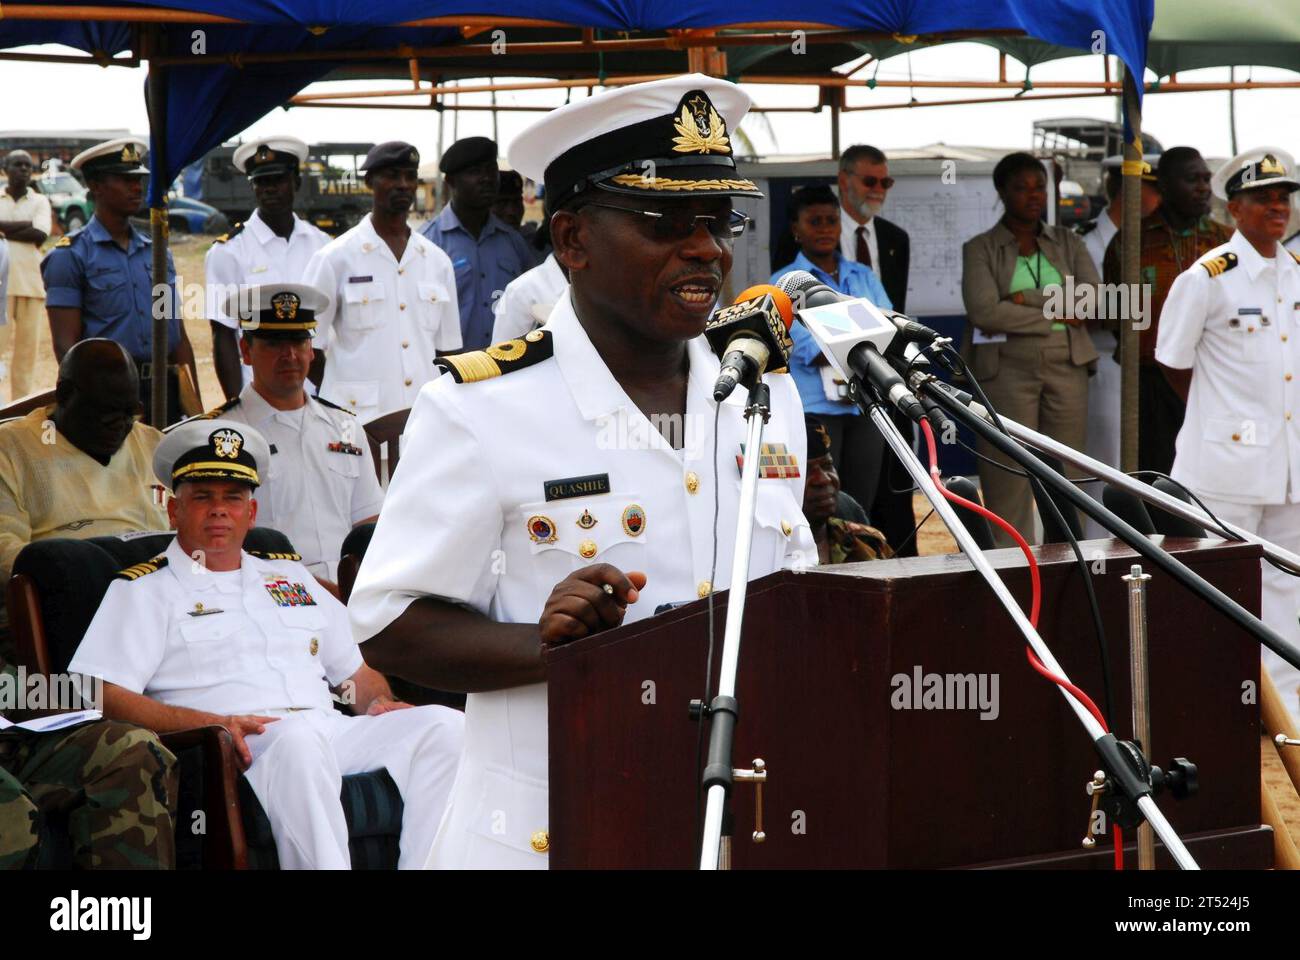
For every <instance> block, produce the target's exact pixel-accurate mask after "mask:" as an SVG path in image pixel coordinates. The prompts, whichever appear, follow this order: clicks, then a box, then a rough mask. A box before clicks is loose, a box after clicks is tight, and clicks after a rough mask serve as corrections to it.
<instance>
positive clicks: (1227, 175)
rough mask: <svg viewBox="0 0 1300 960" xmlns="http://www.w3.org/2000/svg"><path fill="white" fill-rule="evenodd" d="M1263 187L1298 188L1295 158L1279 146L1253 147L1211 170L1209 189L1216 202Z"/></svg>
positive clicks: (1299, 180) (1298, 180) (1299, 184)
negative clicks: (1243, 191) (1217, 199)
mask: <svg viewBox="0 0 1300 960" xmlns="http://www.w3.org/2000/svg"><path fill="white" fill-rule="evenodd" d="M1264 187H1287V188H1289V189H1290V190H1291V191H1295V190H1297V189H1300V179H1296V165H1295V158H1294V157H1292V156H1291V154H1289V153H1288V152H1287V151H1285V150H1283V149H1282V148H1281V147H1255V148H1254V149H1252V150H1245V151H1243V152H1241V153H1239V154H1237V155H1236V156H1235V157H1233V158H1232V159H1231V160H1229V161H1228V162H1227V163H1225V164H1224V165H1223V166H1221V167H1219V169H1218V170H1216V171H1215V173H1214V176H1213V177H1212V178H1211V179H1210V189H1211V190H1213V191H1214V195H1215V196H1216V197H1218V198H1219V199H1220V200H1231V199H1232V197H1233V195H1234V194H1236V193H1240V192H1241V191H1242V190H1259V189H1262V188H1264Z"/></svg>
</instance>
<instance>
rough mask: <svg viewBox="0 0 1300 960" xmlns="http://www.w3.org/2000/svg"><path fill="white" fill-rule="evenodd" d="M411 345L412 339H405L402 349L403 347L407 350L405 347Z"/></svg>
mask: <svg viewBox="0 0 1300 960" xmlns="http://www.w3.org/2000/svg"><path fill="white" fill-rule="evenodd" d="M410 345H411V341H410V340H403V341H402V349H403V350H405V349H406V348H407V347H409V346H410Z"/></svg>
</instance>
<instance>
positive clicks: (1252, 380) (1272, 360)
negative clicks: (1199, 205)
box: [1156, 147, 1300, 716]
mask: <svg viewBox="0 0 1300 960" xmlns="http://www.w3.org/2000/svg"><path fill="white" fill-rule="evenodd" d="M1297 187H1300V179H1298V178H1297V175H1296V168H1295V161H1294V160H1292V159H1291V156H1290V154H1288V153H1287V152H1286V151H1284V150H1279V149H1277V148H1274V147H1262V148H1257V149H1255V150H1248V151H1246V152H1245V153H1241V154H1238V155H1237V156H1235V157H1233V158H1232V159H1231V160H1229V161H1228V162H1227V163H1226V164H1224V165H1223V167H1221V168H1220V169H1219V170H1218V172H1216V173H1215V175H1214V177H1213V179H1212V180H1211V188H1212V189H1213V190H1214V192H1215V194H1216V195H1217V196H1219V197H1220V198H1221V199H1225V200H1227V201H1228V212H1229V213H1230V214H1232V217H1233V220H1235V221H1236V224H1237V232H1236V233H1235V234H1233V236H1232V239H1231V240H1229V241H1228V242H1227V243H1225V244H1223V245H1221V246H1218V247H1215V248H1214V249H1213V250H1210V251H1209V252H1208V253H1206V254H1205V256H1203V257H1201V259H1200V260H1198V261H1197V262H1196V263H1195V264H1194V265H1193V266H1191V267H1190V268H1189V269H1187V270H1186V271H1185V272H1183V273H1181V274H1179V276H1178V278H1177V279H1176V280H1175V281H1174V285H1173V287H1172V288H1171V289H1170V291H1169V297H1168V298H1167V299H1166V300H1165V305H1164V308H1163V309H1162V310H1161V312H1160V326H1159V333H1158V335H1157V339H1156V360H1158V361H1159V362H1160V363H1162V364H1164V365H1165V366H1166V367H1173V368H1175V369H1182V370H1185V369H1188V368H1190V369H1191V370H1192V385H1191V389H1190V391H1189V395H1188V396H1187V398H1186V400H1187V417H1186V419H1185V420H1184V421H1183V427H1182V429H1181V430H1180V431H1179V432H1178V440H1177V445H1176V447H1175V450H1176V454H1175V457H1174V468H1173V473H1172V476H1173V478H1174V479H1175V480H1177V481H1179V482H1180V483H1184V484H1186V485H1187V486H1188V487H1190V488H1191V489H1192V490H1194V491H1195V492H1196V494H1197V495H1198V496H1199V497H1200V498H1201V499H1202V500H1204V501H1205V505H1206V506H1208V507H1209V508H1210V510H1212V511H1213V512H1214V514H1215V515H1216V516H1218V517H1220V518H1221V519H1223V520H1226V521H1227V522H1229V523H1233V524H1236V525H1237V526H1239V527H1243V528H1245V529H1247V530H1251V531H1253V532H1254V533H1257V534H1258V535H1259V536H1261V537H1263V538H1264V539H1265V540H1270V541H1272V542H1273V543H1276V544H1277V545H1278V546H1280V547H1285V548H1286V549H1287V550H1291V551H1294V552H1300V262H1297V261H1298V260H1300V257H1297V256H1296V255H1295V254H1292V253H1290V252H1289V251H1287V250H1285V249H1284V248H1283V247H1282V238H1283V237H1284V236H1285V235H1286V224H1287V219H1288V218H1289V217H1290V213H1291V194H1292V193H1293V192H1294V191H1295V190H1296V189H1297ZM1261 566H1262V569H1263V594H1262V598H1261V604H1260V609H1261V614H1262V616H1261V619H1263V621H1264V622H1265V623H1266V624H1268V625H1269V626H1270V627H1272V628H1273V629H1274V630H1275V631H1277V632H1278V633H1280V634H1281V635H1282V636H1284V637H1286V638H1287V639H1288V640H1290V641H1291V643H1293V644H1296V645H1300V622H1298V621H1297V616H1298V615H1300V580H1298V579H1296V578H1295V577H1292V576H1288V575H1287V574H1285V573H1283V572H1282V571H1280V570H1278V569H1277V568H1276V567H1274V566H1272V564H1261ZM1264 664H1265V666H1266V667H1267V668H1268V672H1269V675H1270V676H1271V677H1272V678H1273V681H1274V683H1275V684H1276V685H1277V688H1278V693H1279V694H1280V695H1281V696H1282V698H1283V700H1284V702H1285V703H1286V705H1287V707H1288V708H1289V709H1290V710H1291V711H1292V713H1293V714H1294V715H1296V716H1300V699H1298V695H1297V691H1300V670H1297V669H1296V668H1295V667H1293V666H1292V665H1291V664H1289V663H1287V662H1286V661H1285V660H1283V659H1282V658H1281V657H1279V656H1278V655H1277V654H1275V653H1273V652H1272V651H1271V650H1265V651H1264Z"/></svg>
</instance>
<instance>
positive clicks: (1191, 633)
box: [548, 539, 1273, 869]
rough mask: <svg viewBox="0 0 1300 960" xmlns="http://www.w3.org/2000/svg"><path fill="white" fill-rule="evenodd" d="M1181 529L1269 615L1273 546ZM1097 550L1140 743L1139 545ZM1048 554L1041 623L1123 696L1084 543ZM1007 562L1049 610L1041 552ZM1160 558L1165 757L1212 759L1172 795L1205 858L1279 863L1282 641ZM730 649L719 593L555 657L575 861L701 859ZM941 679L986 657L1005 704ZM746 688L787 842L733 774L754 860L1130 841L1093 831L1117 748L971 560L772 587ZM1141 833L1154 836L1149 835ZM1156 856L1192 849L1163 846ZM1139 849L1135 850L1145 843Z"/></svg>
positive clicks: (555, 846)
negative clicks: (1135, 628) (1263, 652)
mask: <svg viewBox="0 0 1300 960" xmlns="http://www.w3.org/2000/svg"><path fill="white" fill-rule="evenodd" d="M1164 547H1165V548H1166V549H1167V550H1170V551H1171V552H1173V553H1175V554H1176V555H1177V556H1178V557H1179V559H1181V560H1182V561H1183V562H1184V563H1186V564H1187V565H1188V566H1190V567H1191V568H1192V569H1193V570H1195V571H1196V572H1197V573H1199V574H1200V575H1201V576H1202V577H1204V578H1205V579H1207V580H1209V581H1210V582H1211V583H1213V584H1214V585H1215V586H1217V587H1219V589H1221V590H1223V591H1224V592H1225V593H1226V594H1228V595H1229V596H1231V597H1232V598H1233V599H1235V600H1236V601H1237V602H1238V603H1241V604H1242V605H1243V606H1245V607H1246V608H1247V609H1249V610H1252V611H1258V609H1259V601H1260V567H1259V565H1260V556H1261V551H1260V549H1259V548H1258V547H1257V546H1253V545H1242V544H1227V543H1224V542H1222V541H1218V540H1169V539H1167V540H1166V541H1165V543H1164ZM1083 550H1084V556H1085V558H1087V560H1088V563H1089V567H1090V569H1091V571H1092V576H1093V584H1094V588H1095V590H1096V592H1097V599H1098V602H1099V604H1100V607H1101V613H1102V620H1103V623H1104V624H1105V630H1106V639H1107V644H1108V649H1109V654H1110V662H1111V672H1112V677H1113V683H1114V691H1113V692H1114V698H1115V711H1116V715H1115V716H1114V717H1109V718H1108V720H1109V721H1110V722H1111V726H1112V732H1114V733H1115V734H1116V736H1118V737H1119V738H1120V739H1128V738H1130V737H1131V736H1132V730H1131V720H1130V693H1129V682H1128V676H1129V667H1128V595H1127V584H1126V583H1124V582H1123V581H1122V580H1121V579H1120V578H1121V577H1122V576H1123V575H1124V574H1126V573H1128V572H1129V567H1130V565H1131V564H1132V563H1134V562H1140V559H1139V558H1137V556H1136V554H1134V553H1133V552H1132V551H1131V550H1129V549H1128V548H1127V547H1125V546H1123V545H1122V544H1120V543H1119V542H1118V541H1112V540H1096V541H1088V542H1086V543H1085V544H1083ZM1037 554H1038V557H1039V561H1040V571H1041V574H1042V581H1043V614H1042V618H1041V622H1040V632H1041V633H1042V635H1043V637H1044V639H1045V640H1046V641H1047V643H1048V644H1049V645H1050V646H1051V647H1052V649H1053V651H1054V652H1055V654H1056V656H1057V658H1058V659H1059V660H1060V661H1061V663H1062V665H1063V666H1064V667H1065V669H1066V670H1067V671H1068V672H1069V674H1070V677H1071V679H1072V680H1073V681H1074V682H1075V683H1076V684H1078V685H1079V686H1080V687H1081V688H1082V689H1084V690H1085V691H1086V692H1088V694H1089V695H1090V696H1092V697H1093V699H1094V700H1095V701H1096V702H1097V703H1098V705H1099V706H1100V707H1101V708H1102V709H1103V710H1104V709H1105V705H1104V702H1103V700H1102V682H1101V667H1100V662H1099V651H1098V647H1097V642H1096V637H1095V632H1094V629H1093V624H1092V618H1091V616H1090V615H1089V613H1088V605H1087V599H1086V594H1085V592H1084V589H1083V585H1082V582H1081V579H1080V573H1079V570H1078V567H1077V565H1076V563H1075V562H1074V559H1073V554H1072V553H1071V551H1070V550H1069V548H1068V546H1065V545H1060V544H1053V545H1049V546H1045V547H1041V548H1038V549H1037ZM988 556H989V559H990V560H991V561H992V563H993V565H994V566H995V567H997V568H998V569H999V572H1000V573H1001V574H1002V575H1003V577H1004V579H1005V580H1006V581H1007V583H1008V585H1009V587H1010V588H1011V590H1012V592H1013V593H1014V594H1015V596H1016V597H1017V598H1018V599H1020V600H1022V602H1024V604H1025V606H1026V607H1027V606H1028V597H1029V576H1028V570H1027V568H1026V566H1025V562H1024V557H1023V556H1022V555H1021V553H1020V552H1019V551H1018V550H997V551H992V552H990V553H989V554H988ZM1144 569H1145V570H1146V572H1147V573H1150V574H1152V575H1153V579H1152V580H1151V581H1150V583H1149V585H1148V586H1149V590H1148V617H1149V624H1150V628H1149V637H1150V674H1151V713H1152V720H1151V730H1152V740H1153V742H1154V749H1153V750H1152V751H1149V752H1148V757H1149V759H1150V760H1151V761H1152V762H1153V763H1156V764H1159V765H1161V766H1165V765H1166V764H1167V763H1168V762H1169V760H1170V758H1171V757H1174V756H1185V757H1188V758H1189V759H1191V760H1192V761H1193V762H1194V763H1196V764H1197V766H1198V768H1199V777H1200V791H1199V793H1198V794H1197V795H1196V796H1193V797H1191V798H1188V799H1185V800H1181V801H1178V800H1175V799H1173V798H1172V797H1170V796H1168V795H1162V796H1160V797H1159V798H1158V799H1157V802H1158V803H1159V805H1160V807H1161V809H1162V810H1163V811H1164V812H1165V814H1166V816H1167V817H1168V818H1169V819H1170V821H1171V822H1172V823H1173V825H1174V827H1175V828H1176V829H1177V830H1178V832H1179V834H1180V835H1181V836H1182V837H1183V839H1184V841H1185V842H1186V843H1187V846H1188V848H1189V850H1190V851H1191V853H1192V855H1193V856H1194V857H1195V858H1196V859H1197V861H1198V863H1199V864H1200V865H1201V866H1202V867H1209V868H1214V867H1219V868H1226V867H1237V868H1266V867H1270V866H1272V856H1273V846H1272V833H1271V831H1270V830H1269V828H1268V827H1264V826H1261V825H1260V823H1259V820H1260V816H1259V812H1260V796H1259V789H1260V778H1259V749H1260V748H1259V737H1260V721H1259V707H1258V705H1257V702H1256V700H1257V697H1256V696H1255V695H1254V691H1256V690H1257V688H1258V683H1259V649H1260V648H1259V645H1258V644H1257V643H1256V642H1255V641H1253V640H1252V639H1251V638H1249V637H1247V636H1246V635H1245V634H1243V633H1242V631H1241V630H1240V629H1239V628H1236V627H1234V626H1233V625H1232V624H1231V623H1230V622H1229V621H1228V620H1227V618H1225V617H1223V616H1222V615H1221V614H1219V613H1217V612H1216V611H1214V610H1213V609H1212V608H1211V607H1210V606H1209V605H1208V604H1206V603H1205V602H1204V601H1202V600H1200V599H1198V598H1196V597H1194V596H1193V595H1192V594H1190V593H1188V592H1187V591H1185V590H1184V589H1183V588H1181V587H1179V586H1178V585H1177V584H1175V583H1173V582H1172V581H1171V580H1170V579H1169V578H1168V577H1165V576H1162V575H1161V574H1160V573H1159V572H1158V571H1155V570H1153V569H1152V568H1151V566H1150V564H1146V565H1144ZM726 606H727V594H726V593H721V594H719V595H718V596H717V597H716V598H715V602H714V611H715V613H714V615H715V637H716V640H715V643H716V646H715V650H714V661H713V663H714V679H715V681H716V676H717V673H716V672H717V668H718V661H719V659H720V658H721V655H722V634H723V622H724V620H725V614H726ZM707 644H708V613H707V603H706V602H705V601H697V602H693V603H691V604H689V605H688V606H684V607H680V608H678V609H675V610H673V611H671V612H668V613H665V614H663V615H661V616H657V617H652V618H650V619H647V620H643V621H640V622H638V623H635V624H631V625H629V626H625V627H622V628H620V629H618V630H613V631H610V632H608V633H603V634H599V635H597V636H594V637H588V638H586V639H584V640H581V641H577V642H575V643H572V644H569V645H567V646H564V647H560V648H557V649H555V650H553V651H552V652H551V653H550V655H549V657H548V667H549V684H550V783H551V791H550V806H551V812H550V823H549V829H550V837H551V851H550V862H551V866H552V868H569V867H670V868H690V867H694V866H696V865H697V863H698V859H699V851H698V845H697V840H696V836H697V831H698V824H699V822H700V821H701V820H702V816H703V814H702V801H701V800H700V799H699V794H698V792H697V790H696V783H697V778H698V776H699V771H700V770H701V769H702V767H703V762H704V761H703V753H702V752H701V753H700V754H699V755H698V756H697V747H696V744H697V734H698V732H699V724H697V723H695V722H694V721H692V720H691V719H690V718H689V716H688V704H689V702H690V700H691V699H692V698H705V697H706V691H705V686H704V669H705V658H706V651H707ZM918 672H919V674H920V676H921V678H922V683H921V687H922V689H921V690H914V691H910V693H911V694H913V696H912V697H905V696H904V693H905V692H909V691H907V685H906V684H905V683H904V681H903V680H902V679H901V678H903V677H905V678H907V683H911V682H912V681H913V680H914V679H915V678H916V676H917V675H918ZM928 674H938V675H948V674H951V675H953V676H954V677H958V676H959V675H968V674H974V675H976V682H977V683H978V676H979V675H981V674H983V675H985V676H984V681H985V683H984V690H985V693H986V694H989V695H990V696H988V697H986V701H987V700H991V699H992V697H991V694H992V692H993V689H994V688H993V686H992V682H993V677H994V676H996V678H997V687H996V691H997V697H996V716H993V713H994V712H995V711H994V710H993V709H985V710H983V711H981V709H980V708H979V706H978V704H975V705H974V707H973V708H972V705H971V704H969V703H967V704H964V705H963V704H962V702H961V700H962V697H961V694H962V693H963V692H966V691H968V690H970V689H971V687H970V686H969V684H968V683H967V682H958V681H953V682H947V681H946V680H945V683H944V685H943V690H944V697H943V700H942V706H943V707H944V709H935V708H934V707H936V705H937V704H939V700H938V699H937V698H936V696H933V694H934V693H935V690H936V687H935V684H934V681H933V680H930V681H927V680H926V679H925V675H928ZM927 687H928V688H929V689H930V692H931V694H932V696H931V697H930V698H929V702H928V703H927V701H926V698H925V696H924V695H923V694H924V691H925V689H926V688H927ZM736 689H737V699H738V700H739V703H740V721H739V725H738V728H737V733H736V746H735V753H734V755H733V764H732V765H733V766H734V767H747V766H748V765H749V763H750V761H751V760H752V759H753V758H755V757H761V758H762V759H763V760H764V761H765V762H766V764H767V770H768V782H767V784H766V785H765V786H764V788H763V829H764V831H765V832H766V834H767V839H766V842H764V843H762V844H756V843H754V842H753V840H752V838H751V834H752V832H753V830H754V828H755V822H754V821H755V809H754V808H755V804H754V799H755V790H754V786H753V785H752V784H747V783H737V784H736V786H735V787H734V789H733V804H732V809H733V810H734V813H735V832H734V835H735V841H734V844H733V848H732V863H733V866H734V867H736V868H753V867H787V868H789V867H836V868H842V867H883V868H937V867H961V866H981V867H1022V866H1032V867H1072V868H1080V867H1083V868H1104V869H1110V868H1111V866H1112V852H1111V841H1110V838H1109V837H1105V838H1101V840H1100V842H1099V843H1098V846H1097V848H1096V849H1095V850H1094V851H1092V852H1087V851H1084V850H1083V849H1082V847H1081V841H1082V839H1083V838H1084V836H1085V832H1086V829H1087V826H1088V810H1089V799H1088V797H1087V796H1086V794H1085V792H1084V785H1085V783H1086V782H1087V781H1088V779H1089V778H1090V777H1091V775H1092V772H1093V771H1094V770H1095V769H1097V767H1098V758H1097V755H1096V753H1095V751H1094V750H1093V748H1092V745H1091V743H1090V742H1089V741H1088V739H1087V737H1086V735H1085V734H1084V731H1083V728H1082V727H1081V726H1080V725H1079V723H1078V721H1077V720H1076V718H1075V716H1074V714H1073V712H1072V711H1071V710H1070V709H1069V707H1068V706H1066V704H1065V701H1064V699H1063V698H1062V697H1061V695H1060V693H1058V692H1057V690H1056V687H1055V685H1054V684H1052V683H1050V682H1049V681H1047V680H1044V679H1043V678H1042V677H1040V676H1039V675H1038V674H1037V673H1036V672H1034V671H1033V670H1032V669H1031V668H1030V666H1029V664H1028V662H1027V660H1026V656H1025V644H1024V642H1023V639H1022V638H1021V636H1020V634H1019V633H1018V631H1017V630H1016V629H1015V627H1014V626H1013V624H1012V622H1011V619H1010V617H1008V616H1007V614H1006V612H1005V611H1004V610H1003V609H1002V608H1001V607H1000V606H999V605H998V603H997V600H996V598H995V597H994V596H993V594H992V592H991V591H990V590H989V589H988V588H987V586H986V585H985V584H984V582H983V581H982V580H981V579H980V577H979V575H978V574H977V573H975V571H974V570H973V569H972V568H971V566H970V564H969V562H968V561H967V560H966V559H965V558H964V557H963V556H961V555H958V554H952V555H946V556H936V557H921V558H910V559H901V560H885V561H878V562H875V563H863V564H846V565H842V566H836V567H818V568H815V569H814V570H811V571H808V572H803V573H793V572H782V573H776V574H772V575H771V576H767V577H764V578H762V579H761V580H756V581H754V582H753V583H752V584H751V585H750V590H749V596H748V600H747V603H746V609H745V628H744V639H743V643H742V646H741V656H740V671H739V675H738V678H737V686H736ZM974 689H976V690H978V686H976V687H975V688H974ZM972 699H978V698H977V697H973V698H972ZM962 706H965V707H966V708H965V709H962V708H961V707H962ZM907 707H911V709H907ZM927 707H929V709H927ZM981 713H984V714H986V715H987V718H986V719H981ZM701 749H702V750H703V749H707V734H706V743H705V744H704V747H703V748H701ZM697 811H699V812H697ZM697 818H698V819H697ZM1125 840H1126V841H1127V845H1128V846H1129V847H1130V848H1131V849H1135V846H1134V844H1135V840H1136V837H1135V834H1134V832H1133V831H1128V832H1126V834H1125ZM1157 863H1158V865H1161V866H1166V867H1168V866H1171V865H1172V862H1171V860H1170V859H1169V858H1168V857H1167V855H1166V854H1165V853H1164V850H1163V848H1162V847H1159V846H1158V847H1157ZM1126 864H1127V866H1128V867H1129V868H1131V869H1135V868H1136V865H1137V857H1136V853H1130V854H1129V855H1128V856H1127V857H1126Z"/></svg>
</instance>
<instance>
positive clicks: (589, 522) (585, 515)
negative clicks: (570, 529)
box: [575, 510, 600, 530]
mask: <svg viewBox="0 0 1300 960" xmlns="http://www.w3.org/2000/svg"><path fill="white" fill-rule="evenodd" d="M575 522H576V523H577V524H578V526H580V527H582V529H584V530H590V529H591V528H592V527H594V526H595V525H596V524H598V523H599V522H600V521H599V520H597V519H596V518H595V517H593V516H592V515H591V511H590V510H583V511H582V516H580V517H579V518H578V519H577V521H575Z"/></svg>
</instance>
